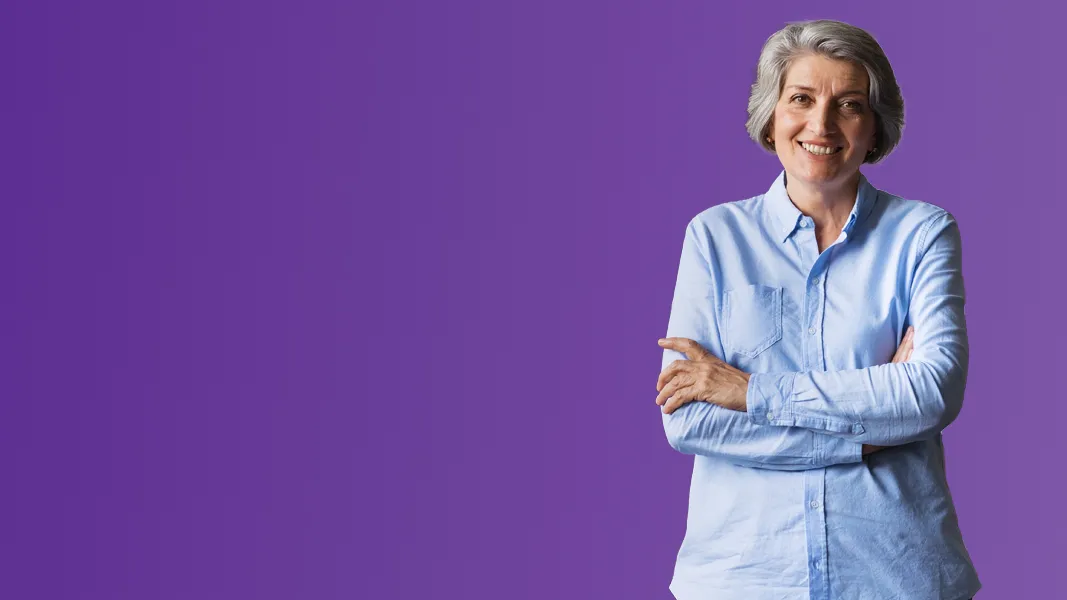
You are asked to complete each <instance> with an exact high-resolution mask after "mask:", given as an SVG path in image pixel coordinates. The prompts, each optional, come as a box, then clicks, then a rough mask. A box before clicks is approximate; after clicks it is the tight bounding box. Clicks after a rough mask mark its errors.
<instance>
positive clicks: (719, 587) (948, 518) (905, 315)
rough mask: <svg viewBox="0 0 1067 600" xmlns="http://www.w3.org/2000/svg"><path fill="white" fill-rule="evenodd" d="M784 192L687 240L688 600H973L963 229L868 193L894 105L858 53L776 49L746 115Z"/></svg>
mask: <svg viewBox="0 0 1067 600" xmlns="http://www.w3.org/2000/svg"><path fill="white" fill-rule="evenodd" d="M748 112H749V120H748V124H747V127H748V131H749V134H750V135H751V137H752V139H753V140H754V141H756V142H757V143H759V144H760V145H762V146H763V147H764V148H766V149H768V150H770V151H772V152H774V153H775V154H777V155H778V159H779V160H780V161H781V163H782V166H783V167H784V171H783V172H782V173H781V174H780V175H779V176H778V178H777V179H776V180H775V181H774V183H772V184H771V186H770V189H768V190H767V192H766V193H764V194H761V195H759V196H755V197H753V198H749V199H746V200H740V201H736V202H728V203H725V204H721V205H718V206H714V207H711V208H709V209H707V210H705V211H703V212H702V213H700V214H699V215H697V216H696V217H694V218H693V220H692V221H691V222H690V223H689V226H688V228H687V230H686V234H685V240H684V243H683V246H682V256H681V261H680V266H679V271H678V280H677V285H676V287H675V292H674V300H673V303H672V306H671V314H670V321H669V324H668V327H667V335H668V336H669V337H667V338H665V339H662V340H660V346H661V347H663V348H664V355H663V371H662V373H661V374H660V377H659V381H658V382H657V390H659V396H658V397H657V398H656V402H657V404H659V405H661V406H662V413H663V415H662V416H663V426H664V430H665V431H666V434H667V439H668V440H669V442H670V444H671V446H672V447H674V448H675V449H676V450H678V451H679V452H683V453H686V454H693V455H695V457H696V458H695V461H694V465H693V477H692V483H691V488H690V499H689V517H688V523H687V528H686V534H685V539H684V540H683V542H682V546H681V549H680V551H679V552H678V558H677V563H676V566H675V571H674V579H673V581H672V582H671V586H670V589H671V591H672V592H673V593H674V595H675V596H676V597H677V598H679V599H681V600H698V599H708V600H711V599H717V600H725V599H736V600H772V599H773V600H787V599H796V600H801V599H804V600H808V599H812V600H814V599H816V598H817V599H819V600H837V599H840V600H867V599H870V600H888V599H901V600H905V599H906V600H935V599H939V600H966V599H967V598H971V597H972V596H973V595H974V593H975V592H977V591H978V589H979V588H980V587H981V584H980V583H979V581H978V578H977V574H976V573H975V570H974V567H973V566H972V564H971V560H970V557H969V556H968V553H967V550H966V548H965V547H964V544H963V539H962V536H961V534H960V530H959V527H958V525H957V520H956V512H955V509H954V508H953V504H952V498H951V495H950V494H949V489H948V485H947V483H946V480H945V465H944V452H943V449H942V444H941V431H942V430H943V429H944V428H945V427H946V426H948V424H949V423H951V422H952V421H953V419H955V418H956V415H958V414H959V412H960V407H961V405H962V402H963V391H964V386H965V383H966V378H967V361H968V343H967V329H966V323H965V321H964V286H963V278H962V270H961V264H962V258H961V244H960V234H959V229H958V227H957V225H956V222H955V220H954V219H953V217H952V215H951V214H949V213H948V212H946V211H945V210H943V209H941V208H938V207H937V206H934V205H932V204H927V203H924V202H919V201H915V200H905V199H902V198H899V197H897V196H894V195H892V194H889V193H886V192H883V191H880V190H878V189H876V188H874V187H873V186H872V185H871V184H870V183H869V182H868V181H867V179H866V178H865V177H864V176H863V174H861V173H860V166H861V165H863V164H864V163H873V162H877V161H879V160H881V159H883V158H885V157H886V156H887V155H889V153H890V152H891V151H892V150H893V148H894V146H896V145H897V143H898V141H899V140H900V136H901V131H902V129H903V100H902V99H901V96H900V89H899V88H898V86H897V83H896V80H895V77H894V75H893V71H892V68H891V67H890V64H889V61H888V59H887V58H886V57H885V55H884V54H883V52H882V49H881V48H880V47H879V45H878V44H877V42H875V40H874V39H873V38H872V37H871V36H870V35H869V34H868V33H866V32H865V31H863V30H862V29H858V28H856V27H853V26H851V25H847V24H845V23H841V22H837V21H811V22H804V23H796V24H791V25H789V26H787V27H785V28H784V29H782V30H781V31H779V32H777V33H775V34H774V35H773V36H771V37H770V38H769V39H768V40H767V43H766V44H765V45H764V47H763V50H762V53H761V55H760V59H759V66H758V70H757V80H756V83H755V84H754V85H753V87H752V95H751V98H750V100H749V106H748Z"/></svg>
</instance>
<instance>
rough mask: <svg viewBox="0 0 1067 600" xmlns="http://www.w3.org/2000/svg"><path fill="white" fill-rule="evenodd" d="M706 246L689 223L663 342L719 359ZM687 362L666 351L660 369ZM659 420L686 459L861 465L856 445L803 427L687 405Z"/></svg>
mask: <svg viewBox="0 0 1067 600" xmlns="http://www.w3.org/2000/svg"><path fill="white" fill-rule="evenodd" d="M706 240H707V238H706V234H705V233H704V232H703V231H702V230H701V225H700V224H699V222H698V221H697V220H693V221H692V222H690V223H689V227H688V228H687V229H686V235H685V241H684V242H683V244H682V256H681V260H680V263H679V267H678V279H677V283H676V285H675V290H674V299H673V301H672V304H671V314H670V321H669V323H668V325H667V336H668V337H685V338H689V339H692V340H694V341H696V342H697V343H699V344H700V345H701V346H703V347H704V348H705V349H707V350H708V351H709V352H711V353H712V354H713V355H715V356H717V357H719V358H720V359H721V358H722V357H723V356H724V353H723V349H722V340H721V338H720V337H719V330H718V324H717V320H716V318H715V313H714V307H715V303H716V297H717V293H716V291H715V290H716V289H717V282H716V281H715V280H714V277H713V275H712V271H711V267H710V265H711V261H710V257H709V247H708V245H707V242H706ZM685 358H686V357H685V355H683V354H681V353H679V352H676V351H674V350H664V352H663V361H662V365H661V367H662V368H666V367H667V365H669V364H670V363H671V362H672V361H674V360H678V359H685ZM662 417H663V429H664V432H665V433H666V436H667V440H668V442H669V443H670V445H671V447H673V448H674V449H675V450H678V451H679V452H682V453H684V454H700V455H706V456H715V457H719V458H723V459H725V460H728V461H730V462H732V463H734V464H737V465H741V466H748V467H759V468H766V469H777V470H791V471H792V470H803V469H814V468H820V467H826V466H830V465H834V464H841V463H855V462H859V461H860V460H862V456H861V444H859V443H855V442H851V441H848V440H844V439H841V438H840V437H836V436H830V435H824V434H822V433H816V432H813V431H810V430H807V429H804V428H801V427H782V426H781V424H775V425H768V424H766V423H764V424H758V423H756V422H754V421H753V420H752V419H750V418H749V417H748V416H747V415H746V414H745V413H743V412H739V411H734V410H729V409H726V408H722V407H721V406H717V405H715V404H710V403H707V402H690V403H689V404H686V405H685V406H682V407H681V408H679V409H677V410H675V411H674V412H673V413H671V414H663V415H662ZM776 425H777V426H776Z"/></svg>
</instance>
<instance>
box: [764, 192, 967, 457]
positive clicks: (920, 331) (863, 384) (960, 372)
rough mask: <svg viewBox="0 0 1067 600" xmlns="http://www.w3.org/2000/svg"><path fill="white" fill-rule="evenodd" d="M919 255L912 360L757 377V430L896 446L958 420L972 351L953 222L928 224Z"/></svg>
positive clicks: (939, 218)
mask: <svg viewBox="0 0 1067 600" xmlns="http://www.w3.org/2000/svg"><path fill="white" fill-rule="evenodd" d="M916 252H917V253H918V254H917V260H916V262H915V264H916V267H915V273H914V277H913V281H912V290H911V298H910V304H909V320H910V321H911V324H912V325H913V326H914V327H915V337H914V342H913V343H914V350H913V352H912V355H911V358H910V359H909V360H908V361H907V362H903V363H890V364H885V365H876V366H872V367H868V368H865V369H851V370H842V371H808V372H802V373H761V374H755V375H752V377H751V378H750V379H749V388H748V395H747V398H746V401H747V405H748V406H747V408H748V413H747V414H748V416H749V418H750V419H751V420H752V422H753V423H757V424H761V425H778V426H785V427H804V428H806V429H810V430H811V431H814V432H817V433H825V434H828V435H833V436H837V437H841V438H842V439H846V440H850V441H853V442H860V443H865V444H875V445H888V446H892V445H899V444H906V443H908V442H913V441H917V440H922V439H928V438H931V437H934V436H936V435H937V434H938V433H940V432H941V430H943V429H944V428H945V427H947V426H948V425H949V424H950V423H951V422H952V421H953V420H954V419H955V418H956V416H957V415H958V414H959V412H960V409H961V407H962V405H963V391H964V387H965V386H966V382H967V363H968V352H969V349H968V343H967V325H966V321H965V318H964V287H963V258H962V244H961V240H960V233H959V226H958V225H957V224H956V221H955V219H953V217H952V215H951V214H949V213H948V212H946V211H940V212H939V213H937V214H935V215H933V216H932V217H931V218H930V219H928V220H927V221H926V222H925V223H924V224H923V227H922V228H921V229H920V234H919V242H918V244H917V245H916Z"/></svg>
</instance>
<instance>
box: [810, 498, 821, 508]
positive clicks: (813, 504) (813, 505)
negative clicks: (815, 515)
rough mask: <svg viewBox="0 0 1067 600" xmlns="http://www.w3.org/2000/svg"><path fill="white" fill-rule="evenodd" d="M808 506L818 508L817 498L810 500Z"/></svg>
mask: <svg viewBox="0 0 1067 600" xmlns="http://www.w3.org/2000/svg"><path fill="white" fill-rule="evenodd" d="M808 506H810V507H812V508H819V501H818V500H812V501H811V502H810V503H809V504H808Z"/></svg>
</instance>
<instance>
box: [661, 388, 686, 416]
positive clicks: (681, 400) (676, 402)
mask: <svg viewBox="0 0 1067 600" xmlns="http://www.w3.org/2000/svg"><path fill="white" fill-rule="evenodd" d="M692 401H693V389H692V387H690V386H685V387H682V388H680V389H678V390H677V391H675V392H674V395H673V396H671V397H670V398H669V399H668V400H667V402H665V403H664V404H663V412H664V413H665V414H668V415H669V414H671V413H673V412H674V411H676V410H678V409H679V408H681V407H683V406H685V405H686V404H689V403H690V402H692Z"/></svg>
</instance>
